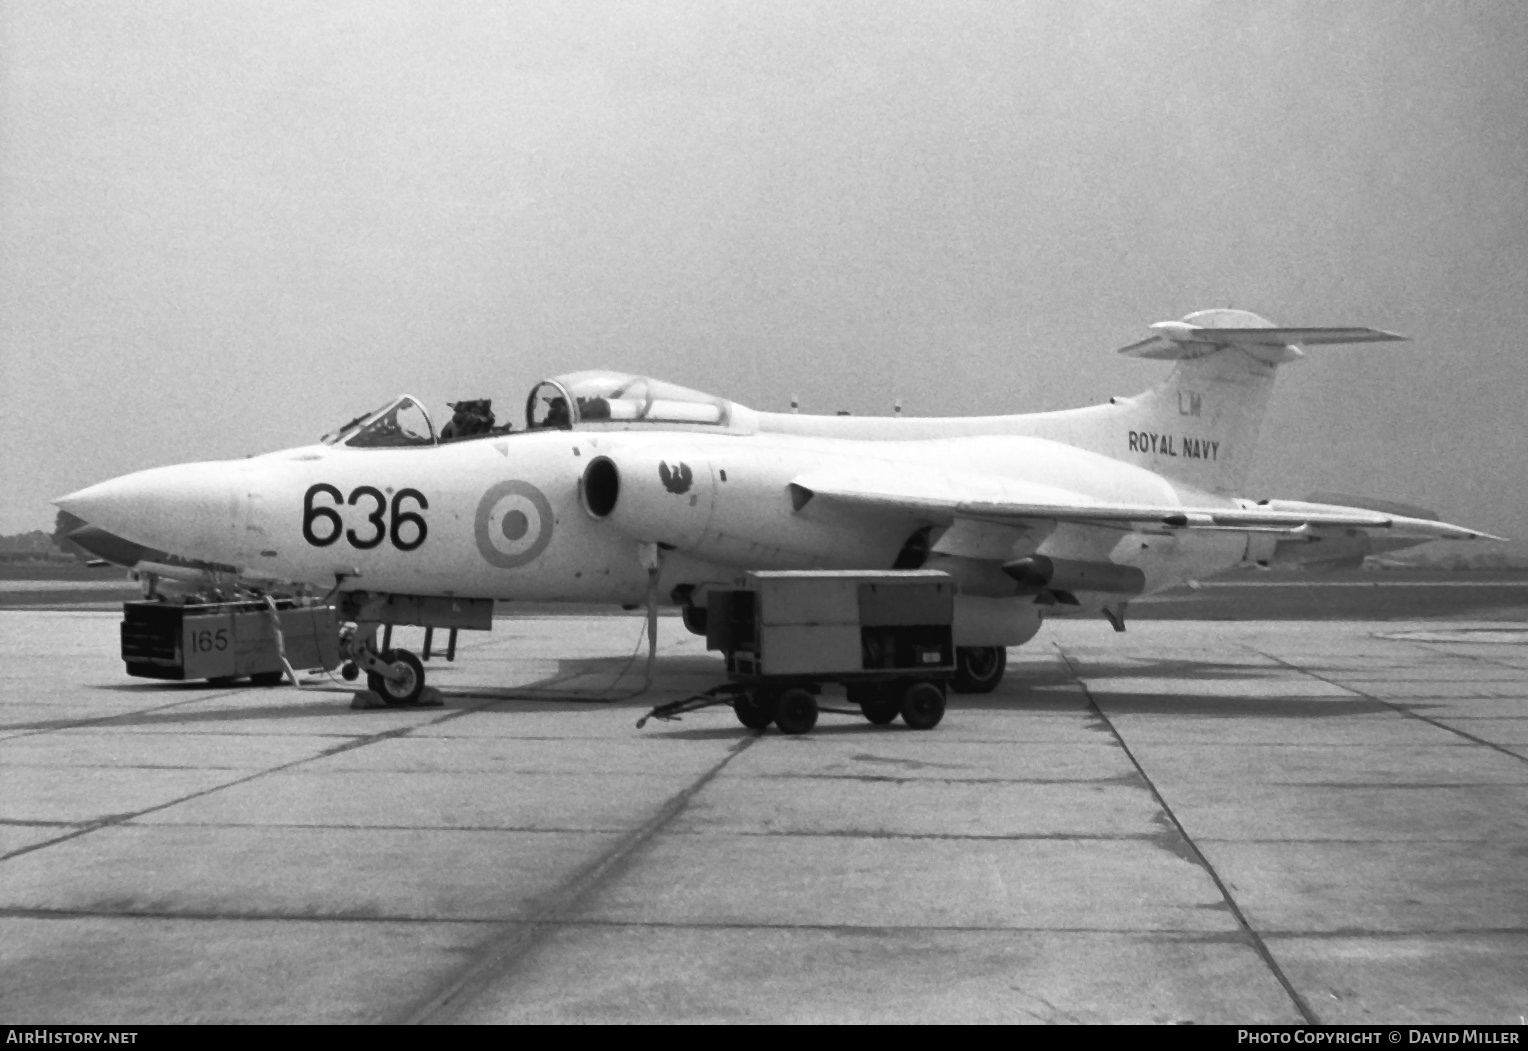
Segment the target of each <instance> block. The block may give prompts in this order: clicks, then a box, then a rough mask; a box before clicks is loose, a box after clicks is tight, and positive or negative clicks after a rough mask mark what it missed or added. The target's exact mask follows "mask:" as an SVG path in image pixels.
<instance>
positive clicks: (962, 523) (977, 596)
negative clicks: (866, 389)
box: [57, 310, 1494, 703]
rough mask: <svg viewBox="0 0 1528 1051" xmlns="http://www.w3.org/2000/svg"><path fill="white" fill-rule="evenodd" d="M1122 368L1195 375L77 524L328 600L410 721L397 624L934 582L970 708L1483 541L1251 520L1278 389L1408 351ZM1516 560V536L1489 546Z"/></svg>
mask: <svg viewBox="0 0 1528 1051" xmlns="http://www.w3.org/2000/svg"><path fill="white" fill-rule="evenodd" d="M1152 329H1153V335H1152V336H1151V338H1149V339H1146V340H1144V341H1142V342H1139V343H1135V344H1133V345H1131V346H1128V347H1125V348H1124V349H1123V350H1122V351H1121V353H1123V354H1128V355H1132V356H1134V357H1140V358H1152V359H1160V360H1167V361H1172V362H1174V363H1175V365H1174V368H1173V371H1172V373H1171V375H1170V376H1168V378H1167V379H1166V380H1165V381H1164V382H1162V383H1161V384H1159V385H1158V386H1156V387H1154V388H1152V389H1151V390H1149V391H1147V392H1145V393H1144V394H1140V395H1137V396H1135V397H1130V398H1111V399H1110V400H1109V402H1108V404H1105V405H1097V406H1093V407H1089V408H1082V409H1072V410H1067V411H1061V412H1046V413H1038V414H1033V415H1020V416H985V417H963V418H923V419H912V418H890V417H880V418H868V417H852V416H809V415H795V414H777V413H766V412H757V411H754V410H753V409H749V408H745V407H744V406H742V405H739V404H737V403H736V402H732V401H728V400H726V399H724V398H719V397H713V396H710V395H706V394H702V393H699V392H697V391H693V390H689V389H686V388H684V387H679V386H675V385H673V384H669V383H664V382H660V381H658V380H654V379H648V378H644V377H639V376H630V375H623V374H618V373H613V372H577V373H571V374H568V375H564V376H558V377H554V378H552V379H549V380H546V381H544V382H542V383H540V384H538V385H537V386H536V387H535V388H534V389H533V390H532V391H531V393H530V397H529V399H528V400H527V402H526V419H525V426H524V429H523V430H518V431H514V432H512V433H503V432H502V431H499V432H495V433H489V434H487V435H484V436H481V437H474V438H471V439H469V440H455V441H449V440H442V439H441V437H440V436H439V435H437V433H436V431H435V428H434V426H433V424H432V423H431V421H430V419H429V416H428V414H427V413H426V412H425V411H424V409H423V407H422V406H421V405H420V404H419V403H418V402H417V401H416V400H414V399H413V398H410V397H407V396H404V397H400V398H398V399H397V400H396V401H394V402H392V403H391V404H389V405H387V406H384V407H383V408H381V409H379V410H377V411H376V412H373V413H370V414H369V415H366V416H363V417H360V418H358V419H357V420H355V421H353V422H352V423H351V424H348V425H347V426H345V427H343V428H341V429H340V430H339V431H337V432H335V433H334V434H332V435H329V436H327V437H325V438H324V439H323V441H322V443H321V444H318V445H310V446H304V447H302V448H296V449H287V450H284V451H281V452H274V453H269V454H266V455H263V456H257V457H253V458H250V459H244V460H230V461H221V462H215V463H190V464H181V465H179V466H173V467H161V468H156V469H153V470H147V471H140V472H138V473H136V474H130V475H126V476H123V477H121V478H116V479H113V480H111V481H108V482H103V483H101V484H99V485H95V486H91V487H90V488H87V489H83V490H81V491H79V492H77V493H73V494H71V495H69V496H66V497H63V498H61V499H60V500H58V501H57V502H58V504H59V506H60V507H62V508H64V509H65V510H66V511H68V512H71V513H72V514H75V515H78V516H79V517H80V518H81V519H83V520H84V521H86V522H88V523H89V524H90V525H91V526H93V527H95V528H96V529H98V530H100V531H102V532H103V533H109V534H110V535H111V536H113V537H117V538H122V539H125V540H126V541H129V542H131V543H132V544H136V545H142V546H144V547H147V548H151V549H153V550H155V551H163V552H175V553H176V555H177V556H179V557H181V558H183V559H189V560H194V561H195V562H198V563H201V564H205V565H208V566H213V567H216V568H217V569H218V570H226V569H228V568H229V567H233V568H234V569H236V570H237V572H238V573H239V574H240V575H241V576H243V577H245V578H248V579H252V580H267V581H268V580H282V581H287V582H291V583H294V584H299V585H308V586H311V587H313V588H317V589H322V590H324V591H327V592H332V593H333V594H334V595H335V598H336V601H338V603H339V604H340V610H341V613H342V614H343V615H344V616H345V617H347V618H348V619H350V620H353V621H355V622H356V623H357V625H358V627H357V630H356V631H355V632H353V633H350V634H348V635H347V642H346V646H347V653H348V656H349V657H350V659H351V660H353V661H355V662H356V664H357V665H358V666H359V667H360V668H362V669H364V670H365V671H366V672H367V673H368V676H369V682H370V683H371V684H372V687H373V688H374V689H377V690H378V691H379V692H381V693H383V694H384V696H385V697H386V698H388V699H389V700H392V701H395V702H399V703H402V702H406V701H411V700H413V699H414V698H416V697H417V696H418V694H419V691H420V689H421V688H422V685H423V680H424V674H423V671H422V666H421V664H420V662H419V660H418V659H417V658H416V657H415V656H414V655H413V654H411V653H408V652H407V651H404V650H388V651H384V652H381V653H379V652H377V650H376V643H375V641H374V639H375V636H376V633H377V630H378V627H379V625H381V624H383V623H411V624H423V625H427V626H441V627H469V628H488V627H490V626H491V617H492V611H493V600H496V599H498V600H526V601H538V602H545V601H572V602H610V603H614V604H620V605H623V606H626V607H632V608H634V607H637V606H640V605H643V604H647V605H648V607H649V610H650V612H651V610H652V609H653V608H654V607H655V606H656V605H657V604H659V603H668V604H675V605H679V606H681V607H682V608H683V610H684V612H685V623H686V626H687V627H689V628H691V630H695V631H701V632H703V631H704V630H705V629H704V619H705V616H704V615H705V611H706V594H707V592H708V590H710V589H728V588H734V587H737V586H739V585H740V584H741V583H742V581H743V578H744V574H745V573H746V572H748V571H752V570H777V569H846V570H886V569H938V570H943V571H944V572H946V573H948V574H949V575H950V577H951V578H953V580H954V582H955V585H956V587H957V589H958V594H957V596H956V599H955V619H954V642H955V646H956V663H957V666H958V676H957V678H956V680H955V683H954V685H955V688H956V689H957V690H963V691H986V690H990V689H992V688H993V687H994V686H995V685H996V684H997V683H998V681H999V680H1000V679H1001V678H1002V675H1003V671H1004V666H1005V662H1006V647H1009V646H1014V645H1018V644H1020V643H1023V642H1025V641H1027V640H1028V639H1030V638H1031V637H1032V636H1033V635H1034V634H1035V632H1036V631H1037V630H1039V628H1040V624H1041V621H1042V620H1043V619H1044V618H1046V617H1051V616H1075V615H1079V614H1086V613H1092V614H1099V613H1102V614H1103V615H1104V616H1106V617H1107V618H1108V619H1109V620H1110V621H1111V622H1112V623H1113V624H1114V626H1115V628H1116V629H1117V630H1123V626H1124V616H1125V606H1126V603H1127V602H1128V601H1129V600H1130V599H1132V598H1135V597H1136V596H1139V595H1144V594H1148V593H1150V592H1154V591H1159V590H1162V589H1164V588H1169V587H1172V586H1173V585H1176V584H1179V583H1182V582H1183V581H1185V580H1189V579H1195V578H1201V577H1205V576H1208V575H1211V574H1214V573H1216V572H1220V571H1224V570H1227V569H1231V568H1233V567H1236V566H1240V565H1247V564H1256V565H1264V566H1266V565H1272V564H1292V563H1310V562H1315V563H1337V562H1351V561H1356V560H1359V559H1362V558H1363V557H1364V556H1365V555H1368V554H1372V553H1375V552H1380V551H1387V550H1393V549H1396V548H1401V547H1406V546H1409V545H1412V544H1416V543H1421V542H1423V541H1427V540H1434V539H1452V540H1461V539H1476V538H1483V537H1486V534H1483V533H1479V532H1476V531H1474V530H1471V529H1466V528H1463V527H1461V526H1454V525H1448V524H1446V523H1443V522H1439V521H1434V520H1431V519H1428V518H1425V517H1421V516H1417V517H1413V516H1409V515H1404V514H1397V513H1395V508H1394V506H1393V505H1375V506H1376V508H1378V509H1366V508H1364V507H1351V506H1338V505H1334V504H1326V503H1308V502H1300V501H1291V500H1254V499H1249V498H1246V497H1244V496H1241V495H1239V493H1240V486H1241V484H1242V481H1243V477H1244V474H1245V472H1246V470H1247V466H1248V463H1249V461H1250V459H1251V456H1252V448H1253V443H1254V441H1255V439H1256V438H1257V433H1258V428H1259V424H1260V422H1261V420H1262V417H1263V412H1264V408H1265V407H1266V405H1267V402H1268V397H1269V394H1270V392H1271V390H1272V388H1273V380H1274V374H1275V372H1276V370H1277V369H1278V367H1279V366H1280V365H1283V364H1286V363H1288V362H1291V361H1294V360H1296V359H1298V358H1299V357H1300V356H1301V351H1300V350H1299V349H1297V347H1298V346H1299V345H1302V344H1305V345H1310V344H1321V343H1359V342H1369V341H1377V340H1391V339H1399V338H1401V337H1399V336H1394V335H1391V334H1389V333H1386V332H1380V331H1377V330H1374V329H1367V328H1275V327H1273V326H1272V325H1271V324H1270V323H1269V322H1267V321H1265V320H1264V319H1262V318H1260V317H1258V316H1256V315H1254V314H1249V313H1246V312H1244V311H1238V310H1209V311H1202V312H1199V313H1196V314H1190V315H1189V316H1188V317H1186V318H1184V319H1183V320H1182V321H1173V322H1162V323H1160V324H1157V325H1153V326H1152ZM1493 539H1494V538H1493Z"/></svg>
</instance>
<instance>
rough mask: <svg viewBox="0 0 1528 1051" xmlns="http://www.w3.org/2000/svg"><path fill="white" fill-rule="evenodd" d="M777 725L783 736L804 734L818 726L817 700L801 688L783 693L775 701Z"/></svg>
mask: <svg viewBox="0 0 1528 1051" xmlns="http://www.w3.org/2000/svg"><path fill="white" fill-rule="evenodd" d="M775 725H776V726H778V727H779V728H780V732H781V733H783V734H804V733H806V732H807V731H808V730H810V729H811V728H812V727H814V726H816V725H817V698H816V697H813V696H812V695H811V693H810V692H809V691H807V690H803V689H802V688H801V687H799V686H792V687H791V688H790V689H788V690H785V691H783V692H781V694H780V697H779V699H778V700H776V701H775Z"/></svg>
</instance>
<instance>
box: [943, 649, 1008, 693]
mask: <svg viewBox="0 0 1528 1051" xmlns="http://www.w3.org/2000/svg"><path fill="white" fill-rule="evenodd" d="M1007 668H1008V651H1007V650H1006V649H1004V648H1003V647H1001V646H957V647H956V648H955V678H953V679H951V680H950V688H951V689H952V690H954V691H955V692H956V693H991V692H992V691H993V690H995V689H997V684H998V683H1000V682H1002V681H1003V672H1004V671H1005V670H1007Z"/></svg>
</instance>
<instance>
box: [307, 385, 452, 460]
mask: <svg viewBox="0 0 1528 1051" xmlns="http://www.w3.org/2000/svg"><path fill="white" fill-rule="evenodd" d="M319 440H320V441H322V442H323V443H324V444H325V445H347V446H349V447H350V448H352V449H403V448H408V447H411V446H419V445H434V444H435V425H434V424H433V423H431V422H430V414H429V413H428V412H426V411H425V408H424V405H423V404H421V403H420V401H419V399H418V398H415V397H413V396H411V395H408V394H400V395H399V396H398V397H396V398H394V399H393V400H392V401H390V402H388V403H387V404H386V405H384V406H382V407H381V408H380V409H376V410H374V411H372V412H368V413H365V414H364V415H361V416H357V417H356V418H355V419H353V420H351V421H350V422H349V423H347V424H344V425H343V426H341V427H340V428H339V429H338V430H336V431H333V432H332V433H330V434H326V435H324V436H323V437H322V438H320V439H319Z"/></svg>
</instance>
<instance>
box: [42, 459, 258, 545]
mask: <svg viewBox="0 0 1528 1051" xmlns="http://www.w3.org/2000/svg"><path fill="white" fill-rule="evenodd" d="M233 477H234V476H233V473H232V472H231V471H230V470H229V468H228V465H227V464H219V463H192V464H181V465H179V466H176V467H156V468H154V469H152V470H148V471H139V472H137V473H136V474H125V475H123V476H122V477H120V478H113V479H111V480H110V481H106V482H101V483H100V484H99V485H92V486H89V487H87V488H85V489H81V490H79V491H78V492H74V493H70V494H69V495H67V496H61V497H59V498H58V499H57V500H54V501H53V503H54V504H55V505H56V506H57V507H60V508H62V509H63V510H65V511H68V512H69V513H70V514H72V515H76V516H78V517H79V518H82V519H84V520H85V521H86V522H88V523H89V524H90V525H93V526H99V527H101V528H102V529H105V530H108V531H110V532H112V533H115V534H116V535H117V536H119V537H124V538H126V539H128V540H131V541H133V542H135V543H139V544H147V545H149V546H151V547H158V548H162V549H164V550H167V551H174V552H176V553H180V554H186V555H196V554H198V553H200V552H203V551H206V552H209V553H210V552H211V551H212V550H213V549H216V550H218V551H222V550H223V549H224V548H225V547H226V546H227V544H228V542H229V541H230V540H231V539H233V538H234V537H236V536H237V532H238V527H239V525H240V524H241V521H242V518H243V503H244V501H243V499H242V497H241V495H240V493H239V491H238V489H237V487H236V486H235V484H234V480H233Z"/></svg>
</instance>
